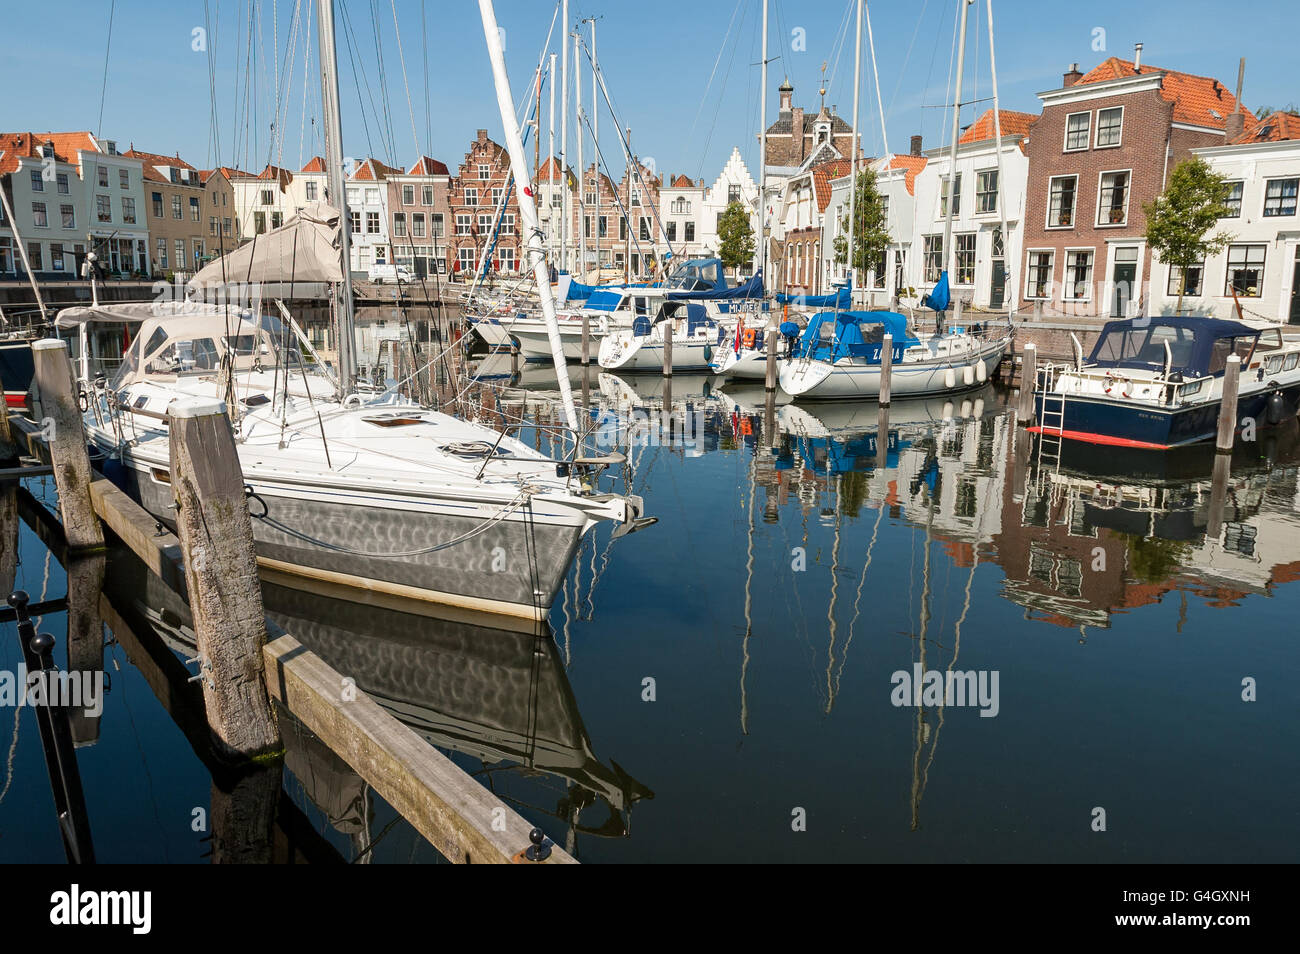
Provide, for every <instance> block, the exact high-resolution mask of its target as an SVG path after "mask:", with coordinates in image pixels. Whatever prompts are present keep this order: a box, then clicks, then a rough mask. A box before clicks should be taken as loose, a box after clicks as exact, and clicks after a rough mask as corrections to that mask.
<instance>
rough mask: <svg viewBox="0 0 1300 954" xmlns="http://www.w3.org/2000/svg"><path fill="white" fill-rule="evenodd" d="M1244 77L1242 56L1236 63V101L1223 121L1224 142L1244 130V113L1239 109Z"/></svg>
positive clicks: (1231, 139) (1244, 62)
mask: <svg viewBox="0 0 1300 954" xmlns="http://www.w3.org/2000/svg"><path fill="white" fill-rule="evenodd" d="M1245 79H1246V58H1245V57H1244V56H1243V57H1242V58H1241V62H1240V63H1238V64H1237V102H1236V104H1235V105H1234V106H1233V107H1232V112H1231V113H1229V114H1228V119H1227V121H1226V122H1225V123H1224V128H1223V138H1224V141H1226V142H1235V141H1236V140H1237V139H1240V138H1241V134H1242V133H1243V132H1245V131H1246V115H1245V113H1243V112H1242V111H1241V84H1242V83H1243V82H1244V81H1245Z"/></svg>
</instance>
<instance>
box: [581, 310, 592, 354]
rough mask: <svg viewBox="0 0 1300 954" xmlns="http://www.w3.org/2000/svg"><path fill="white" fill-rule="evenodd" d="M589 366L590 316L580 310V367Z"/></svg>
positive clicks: (585, 311)
mask: <svg viewBox="0 0 1300 954" xmlns="http://www.w3.org/2000/svg"><path fill="white" fill-rule="evenodd" d="M589 364H591V315H589V314H587V309H586V308H583V309H582V366H583V367H584V368H585V367H586V366H587V365H589Z"/></svg>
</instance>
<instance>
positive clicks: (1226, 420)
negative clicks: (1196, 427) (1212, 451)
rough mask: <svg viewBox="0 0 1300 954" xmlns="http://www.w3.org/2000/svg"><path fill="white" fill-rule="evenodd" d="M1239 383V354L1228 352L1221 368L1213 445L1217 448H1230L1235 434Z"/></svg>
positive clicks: (1220, 449) (1226, 449)
mask: <svg viewBox="0 0 1300 954" xmlns="http://www.w3.org/2000/svg"><path fill="white" fill-rule="evenodd" d="M1240 384H1241V356H1240V355H1235V354H1230V355H1228V362H1227V364H1226V365H1225V366H1224V369H1223V399H1222V400H1221V401H1220V402H1219V433H1218V436H1217V437H1216V439H1215V442H1214V446H1215V448H1216V449H1217V450H1219V451H1222V452H1228V451H1231V450H1232V442H1233V441H1234V440H1235V439H1236V436H1237V388H1238V386H1239V385H1240Z"/></svg>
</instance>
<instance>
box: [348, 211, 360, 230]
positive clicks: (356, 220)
mask: <svg viewBox="0 0 1300 954" xmlns="http://www.w3.org/2000/svg"><path fill="white" fill-rule="evenodd" d="M348 218H349V219H351V220H352V222H351V225H352V234H353V235H360V234H361V213H360V212H349V213H348Z"/></svg>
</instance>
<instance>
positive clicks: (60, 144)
mask: <svg viewBox="0 0 1300 954" xmlns="http://www.w3.org/2000/svg"><path fill="white" fill-rule="evenodd" d="M46 142H52V143H53V144H54V157H55V158H56V159H58V160H59V161H60V162H71V163H76V162H78V161H79V160H78V158H77V150H78V149H86V150H89V151H91V152H95V151H97V150H96V148H95V146H96V144H95V137H94V136H92V135H91V134H90V133H88V132H69V133H32V132H12V133H0V152H3V153H4V157H3V158H0V175H4V174H5V173H9V172H13V171H15V170H16V169H17V168H18V161H19V160H20V159H37V158H39V157H40V147H41V146H43V145H44V144H45V143H46Z"/></svg>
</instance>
